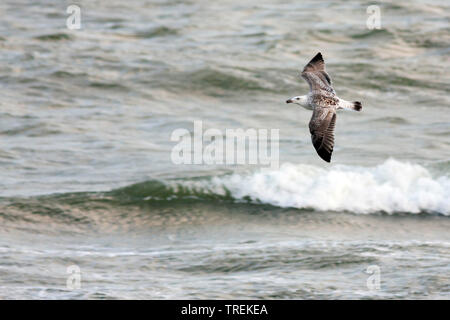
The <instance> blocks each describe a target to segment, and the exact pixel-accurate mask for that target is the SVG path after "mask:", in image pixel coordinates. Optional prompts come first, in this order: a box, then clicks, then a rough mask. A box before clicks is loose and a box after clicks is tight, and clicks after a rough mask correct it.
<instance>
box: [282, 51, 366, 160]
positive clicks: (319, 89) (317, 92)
mask: <svg viewBox="0 0 450 320" xmlns="http://www.w3.org/2000/svg"><path fill="white" fill-rule="evenodd" d="M301 76H302V78H303V79H305V80H306V82H307V83H308V84H309V93H308V94H307V95H304V96H297V97H293V98H291V99H289V100H287V101H286V103H295V104H298V105H301V106H302V107H304V108H305V109H308V110H312V111H313V114H312V118H311V121H310V122H309V131H310V133H311V139H312V143H313V146H314V148H315V149H316V151H317V154H318V155H319V156H320V157H321V158H322V159H323V160H325V161H327V162H330V161H331V154H332V153H333V148H334V127H335V124H336V111H337V110H340V109H347V110H355V111H361V109H362V106H361V102H358V101H355V102H349V101H346V100H344V99H340V98H339V97H338V96H337V95H336V92H335V91H334V89H333V87H332V86H331V79H330V77H329V76H328V74H327V73H326V71H325V62H324V61H323V58H322V54H321V53H320V52H319V53H318V54H316V56H315V57H314V58H313V59H312V60H311V61H310V62H309V63H308V64H307V65H306V66H305V68H304V69H303V71H302V73H301Z"/></svg>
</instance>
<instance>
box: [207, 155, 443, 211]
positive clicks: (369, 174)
mask: <svg viewBox="0 0 450 320" xmlns="http://www.w3.org/2000/svg"><path fill="white" fill-rule="evenodd" d="M212 182H213V186H214V189H215V190H216V191H217V188H221V187H222V188H225V189H227V190H228V191H230V192H231V195H232V196H233V198H236V199H243V198H250V199H251V200H252V201H255V202H262V203H267V204H271V205H274V206H279V207H295V208H312V209H315V210H332V211H351V212H355V213H372V212H380V211H383V212H388V213H393V212H409V213H419V212H430V213H440V214H444V215H450V178H449V177H448V176H440V177H433V176H432V174H431V173H430V172H429V171H428V170H427V169H426V168H424V167H423V166H420V165H418V164H411V163H405V162H399V161H397V160H394V159H389V160H387V161H385V162H384V163H382V164H380V165H378V166H375V167H354V166H339V165H338V166H333V167H331V168H330V169H323V168H320V167H316V166H311V165H305V164H297V165H295V164H289V163H286V164H283V165H282V166H281V167H280V169H278V170H272V171H260V172H255V173H252V174H249V175H238V174H234V175H231V176H226V177H217V178H214V179H213V181H212Z"/></svg>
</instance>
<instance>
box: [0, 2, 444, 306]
mask: <svg viewBox="0 0 450 320" xmlns="http://www.w3.org/2000/svg"><path fill="white" fill-rule="evenodd" d="M70 4H72V2H70V1H50V0H48V1H46V0H39V1H25V0H19V1H2V3H0V12H1V13H2V19H0V48H1V54H0V89H1V99H0V166H1V167H0V168H1V170H0V298H2V299H7V298H10V299H11V298H12V299H23V298H31V299H66V298H74V299H131V298H151V299H164V298H175V299H178V298H213V299H214V298H234V299H243V298H257V299H259V298H261V299H272V298H277V299H308V298H316V299H317V298H324V299H343V298H348V299H360V298H364V299H380V298H381V299H411V298H418V299H435V298H444V299H449V298H450V268H449V264H450V232H449V230H450V220H449V216H450V200H449V197H448V195H449V193H450V175H449V172H450V113H449V111H450V109H449V108H450V95H449V93H450V90H449V88H450V86H449V83H450V81H449V80H450V76H449V74H450V73H449V67H450V27H449V22H450V14H449V12H450V10H449V9H450V8H449V5H448V2H447V1H413V2H410V1H380V2H379V3H376V2H373V1H358V2H357V1H351V2H336V3H335V2H332V1H306V2H299V1H290V0H286V1H235V0H229V1H220V2H218V3H212V2H211V1H183V0H178V1H162V0H161V1H138V0H129V1H117V0H111V1H92V0H91V1H78V2H77V4H78V5H80V7H81V27H82V28H81V29H80V30H69V29H68V28H67V27H66V19H67V17H68V16H69V14H68V13H66V9H67V6H69V5H70ZM369 5H379V7H380V10H381V11H380V12H381V29H380V30H369V29H368V28H367V26H366V20H367V18H368V14H367V11H366V10H367V7H368V6H369ZM318 51H320V52H322V54H323V56H324V58H325V61H326V64H327V71H328V73H329V74H330V76H331V78H332V80H333V84H334V87H335V89H336V91H337V93H338V95H339V96H340V97H342V98H344V99H347V100H350V101H353V100H358V101H362V103H363V112H361V113H357V112H342V113H339V114H338V117H337V123H336V145H335V150H334V153H333V159H332V163H331V164H327V163H325V162H323V161H322V160H321V159H320V158H319V157H318V156H317V154H316V153H315V151H314V149H313V147H312V145H311V140H310V134H309V129H308V122H309V118H310V112H309V111H306V110H304V109H301V108H299V107H294V106H292V105H287V104H286V103H285V101H286V99H287V98H290V97H292V96H295V95H301V94H306V93H307V91H308V86H307V84H306V82H304V81H303V80H302V79H300V78H299V77H298V75H299V70H300V68H302V67H303V65H304V64H305V63H306V62H307V61H308V60H309V59H311V58H312V57H313V56H314V55H315V54H316V53H317V52H318ZM195 120H201V121H203V128H204V129H205V130H206V129H208V128H215V129H219V130H221V131H223V132H225V130H226V129H230V128H231V129H237V128H243V129H247V128H262V129H279V130H280V131H279V137H280V141H279V160H280V166H279V167H277V168H271V169H267V168H261V167H260V166H255V165H249V164H247V165H176V164H174V163H173V162H172V161H171V151H172V148H173V147H174V146H175V144H176V143H175V142H173V141H171V135H172V132H173V131H174V130H175V129H178V128H185V129H187V130H189V131H191V132H192V131H193V128H194V127H193V121H195ZM72 265H76V266H78V267H79V269H80V271H81V287H80V288H79V289H75V290H70V288H69V287H67V278H68V277H69V276H70V275H69V274H68V273H67V268H68V267H69V266H72ZM369 266H377V267H378V268H379V270H380V276H381V282H380V289H379V290H370V289H369V288H368V287H367V279H368V278H369V276H370V274H368V273H367V268H368V267H369Z"/></svg>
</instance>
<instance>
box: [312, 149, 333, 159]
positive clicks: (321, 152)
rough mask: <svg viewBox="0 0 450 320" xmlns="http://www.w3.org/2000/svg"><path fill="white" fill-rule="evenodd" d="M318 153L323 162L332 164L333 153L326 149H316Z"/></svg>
mask: <svg viewBox="0 0 450 320" xmlns="http://www.w3.org/2000/svg"><path fill="white" fill-rule="evenodd" d="M316 151H317V154H318V155H319V157H320V158H322V160H324V161H326V162H331V154H332V153H333V151H331V152H329V151H327V150H325V149H324V148H320V149H316Z"/></svg>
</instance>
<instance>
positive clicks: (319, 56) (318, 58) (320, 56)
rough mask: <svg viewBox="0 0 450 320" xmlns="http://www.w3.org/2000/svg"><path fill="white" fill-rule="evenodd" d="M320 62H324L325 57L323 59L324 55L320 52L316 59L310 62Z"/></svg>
mask: <svg viewBox="0 0 450 320" xmlns="http://www.w3.org/2000/svg"><path fill="white" fill-rule="evenodd" d="M318 61H323V57H322V53H320V52H318V53H317V54H316V55H315V56H314V58H312V60H311V61H310V63H314V62H318Z"/></svg>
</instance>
